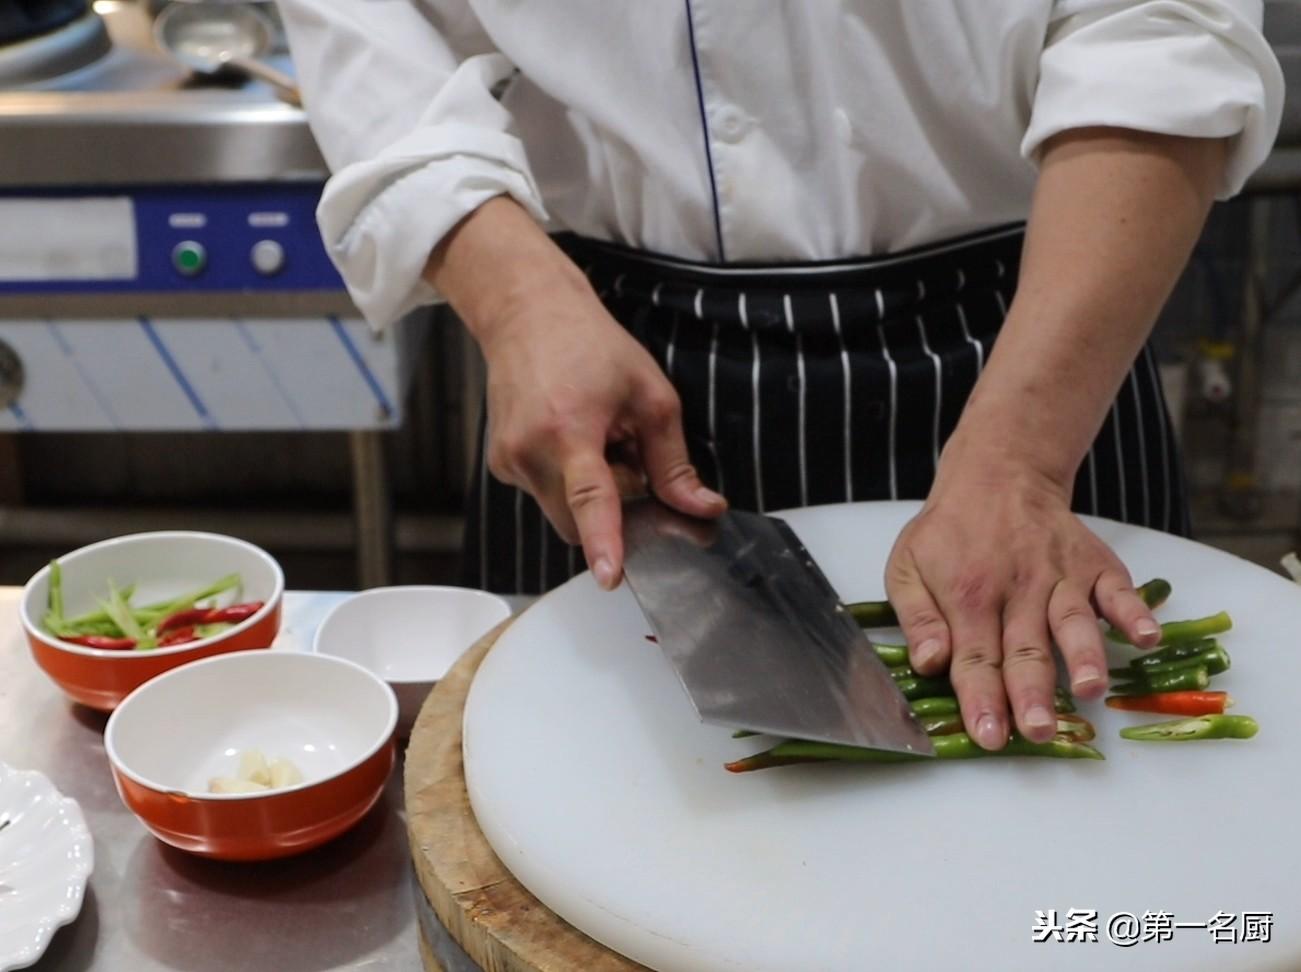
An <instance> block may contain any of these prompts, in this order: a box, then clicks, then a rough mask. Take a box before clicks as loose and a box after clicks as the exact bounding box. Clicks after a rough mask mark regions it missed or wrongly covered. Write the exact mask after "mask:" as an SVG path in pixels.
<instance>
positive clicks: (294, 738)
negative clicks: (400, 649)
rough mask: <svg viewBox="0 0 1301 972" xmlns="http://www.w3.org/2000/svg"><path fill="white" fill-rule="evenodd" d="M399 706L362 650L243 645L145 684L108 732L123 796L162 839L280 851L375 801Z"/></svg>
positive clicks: (349, 821) (216, 854)
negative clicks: (363, 660)
mask: <svg viewBox="0 0 1301 972" xmlns="http://www.w3.org/2000/svg"><path fill="white" fill-rule="evenodd" d="M397 714H398V705H397V699H396V697H395V696H394V694H393V690H392V689H391V688H390V687H389V686H388V685H387V684H386V683H385V682H384V680H383V679H381V678H379V677H378V676H376V675H374V674H372V673H371V672H369V671H367V670H366V669H365V668H363V667H362V666H360V665H358V664H356V663H354V662H350V661H348V660H346V659H343V658H334V657H331V656H328V655H317V654H311V653H305V652H304V653H299V652H289V651H265V652H237V653H234V654H229V655H221V656H218V657H215V658H209V659H206V660H204V661H198V662H193V663H192V664H189V665H184V666H182V667H180V668H176V669H174V670H172V671H170V672H167V673H165V674H163V675H160V676H158V677H157V678H154V679H152V680H151V681H149V682H146V683H145V684H144V685H142V686H140V687H139V688H137V689H136V690H134V691H133V692H132V693H131V694H130V695H128V696H127V697H126V698H125V699H124V700H123V701H122V703H121V705H119V706H118V707H117V709H116V710H115V711H114V712H113V715H112V717H111V718H110V719H109V721H108V725H107V727H106V728H105V730H104V746H105V750H106V751H107V753H108V758H109V762H110V764H111V766H112V770H113V780H114V783H115V784H116V785H117V790H118V794H119V795H120V796H121V797H122V801H123V802H124V803H125V804H126V805H127V807H128V809H130V810H131V811H132V812H133V813H134V814H135V815H136V816H137V817H138V818H139V819H140V821H141V823H143V824H144V826H145V827H147V828H148V829H149V830H150V831H151V832H152V833H153V834H154V836H156V837H157V838H158V839H159V840H162V841H164V842H165V843H168V844H171V845H172V846H173V847H178V848H180V849H181V850H185V851H189V852H190V853H193V854H198V855H201V856H204V857H212V858H217V859H221V860H237V861H238V860H244V861H251V860H268V859H271V858H277V857H286V856H289V855H291V854H297V853H301V852H303V851H307V850H310V849H312V848H313V847H317V846H319V845H321V844H323V843H325V842H326V841H328V840H331V839H333V838H334V837H337V836H339V835H340V834H342V833H343V832H344V831H346V830H347V829H349V828H350V827H352V826H353V824H355V823H356V822H357V821H358V820H360V819H361V818H362V817H363V816H364V815H365V814H366V812H367V811H368V810H369V809H370V808H371V807H372V806H374V805H375V803H376V801H377V800H378V799H379V797H380V794H381V793H382V792H383V789H384V784H385V782H386V781H387V780H388V777H389V775H390V773H391V772H392V770H393V764H394V759H395V742H394V740H395V728H396V725H397Z"/></svg>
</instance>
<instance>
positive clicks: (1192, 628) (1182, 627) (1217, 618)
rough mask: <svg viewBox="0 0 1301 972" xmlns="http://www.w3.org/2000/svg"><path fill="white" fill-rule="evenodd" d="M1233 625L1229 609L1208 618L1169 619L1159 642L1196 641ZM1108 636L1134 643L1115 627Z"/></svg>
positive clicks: (1114, 639) (1162, 628)
mask: <svg viewBox="0 0 1301 972" xmlns="http://www.w3.org/2000/svg"><path fill="white" fill-rule="evenodd" d="M1232 627H1233V619H1232V618H1230V617H1229V613H1228V612H1227V611H1221V612H1220V613H1219V614H1212V615H1211V616H1210V617H1206V618H1196V619H1195V620H1192V621H1168V622H1166V623H1165V624H1163V625H1161V640H1160V641H1159V642H1158V644H1162V645H1172V644H1177V643H1179V642H1181V641H1196V640H1199V639H1201V638H1209V637H1210V636H1211V635H1217V634H1223V633H1224V632H1225V631H1228V630H1229V629H1230V628H1232ZM1107 637H1109V638H1111V639H1112V640H1113V641H1119V642H1120V643H1121V644H1125V645H1128V644H1133V642H1131V641H1130V640H1129V639H1128V638H1126V637H1125V635H1124V634H1122V633H1121V632H1119V631H1116V630H1115V629H1114V628H1113V629H1112V630H1110V631H1108V632H1107Z"/></svg>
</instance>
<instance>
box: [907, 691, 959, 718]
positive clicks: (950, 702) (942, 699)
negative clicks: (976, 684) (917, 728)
mask: <svg viewBox="0 0 1301 972" xmlns="http://www.w3.org/2000/svg"><path fill="white" fill-rule="evenodd" d="M908 704H909V705H910V706H912V710H913V714H914V715H917V716H936V715H952V714H953V713H954V712H957V711H958V700H957V699H955V698H954V697H953V696H951V695H936V696H929V697H927V698H918V699H913V700H912V701H910V702H909V703H908Z"/></svg>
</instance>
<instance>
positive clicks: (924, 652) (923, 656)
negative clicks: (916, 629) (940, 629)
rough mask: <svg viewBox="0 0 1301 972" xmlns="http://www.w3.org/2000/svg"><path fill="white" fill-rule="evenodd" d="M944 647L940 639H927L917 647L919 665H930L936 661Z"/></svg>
mask: <svg viewBox="0 0 1301 972" xmlns="http://www.w3.org/2000/svg"><path fill="white" fill-rule="evenodd" d="M942 647H943V646H942V645H941V644H940V639H939V638H927V639H926V640H925V641H923V642H922V643H921V644H920V645H918V646H917V664H918V665H929V664H930V663H931V662H933V661H935V659H937V658H939V657H940V650H941V648H942Z"/></svg>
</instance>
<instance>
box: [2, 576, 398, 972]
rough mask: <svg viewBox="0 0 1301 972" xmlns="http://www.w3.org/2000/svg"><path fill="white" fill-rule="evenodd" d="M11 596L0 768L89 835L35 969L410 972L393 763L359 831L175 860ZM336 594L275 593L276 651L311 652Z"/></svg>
mask: <svg viewBox="0 0 1301 972" xmlns="http://www.w3.org/2000/svg"><path fill="white" fill-rule="evenodd" d="M18 594H19V592H18V590H17V589H15V588H0V760H3V761H5V762H6V763H9V764H11V765H13V766H16V767H19V768H22V769H36V770H40V771H41V772H42V773H44V774H46V775H47V776H48V777H50V779H51V780H52V781H53V782H54V785H55V786H57V787H58V788H59V789H60V790H61V791H63V793H65V794H66V795H68V796H71V797H74V798H75V799H76V800H77V801H78V802H79V803H80V804H81V807H82V810H83V811H84V812H85V814H86V819H87V821H88V823H89V824H90V829H91V832H92V834H93V835H94V839H95V872H94V874H93V875H92V876H91V879H90V886H89V887H88V889H87V892H86V900H85V904H84V906H83V907H82V910H81V914H80V915H79V916H78V918H77V920H76V921H74V922H73V923H72V924H71V925H68V926H67V927H65V928H62V929H60V930H59V931H58V932H57V933H56V935H55V936H54V940H53V941H52V942H51V943H50V947H49V950H48V951H47V952H46V953H45V955H44V957H43V958H42V959H41V960H40V961H38V962H37V963H36V964H35V965H34V966H32V968H33V969H34V970H36V972H56V970H57V972H84V970H96V972H154V970H185V972H227V970H240V972H243V970H249V972H263V970H265V972H325V970H333V969H366V970H375V972H379V970H384V972H420V970H421V969H422V965H421V962H420V956H419V952H418V948H417V931H416V918H415V910H414V906H413V886H414V879H413V875H412V869H411V864H410V855H409V851H408V846H407V833H406V821H405V811H404V809H403V799H402V767H401V765H399V766H398V767H397V769H396V770H395V771H394V773H393V776H392V778H391V779H390V780H389V784H388V787H387V789H386V790H385V793H384V796H383V798H382V799H381V801H380V803H379V804H378V805H377V806H376V807H375V809H374V810H372V811H371V812H370V814H368V815H367V816H366V818H365V819H364V820H363V821H362V822H361V823H360V824H358V826H357V827H355V828H354V829H353V830H351V831H350V832H348V833H347V834H345V835H344V836H342V837H340V838H339V839H338V840H336V841H334V842H332V843H330V844H327V845H326V846H324V847H322V848H320V849H318V850H316V851H312V852H310V853H308V854H304V855H302V856H301V857H296V858H289V859H286V860H283V861H272V862H267V863H261V864H228V863H223V862H219V861H209V860H203V859H201V858H197V857H192V856H190V855H188V854H184V853H182V852H180V851H177V850H173V849H172V848H170V847H168V846H166V845H164V844H162V843H161V842H159V841H158V840H156V839H154V837H153V836H152V835H150V834H149V833H148V832H147V831H146V830H145V829H144V827H143V826H142V825H141V824H140V823H139V821H137V820H136V818H135V817H134V816H133V815H132V814H131V813H130V811H128V810H127V809H126V807H124V806H123V805H122V801H121V800H120V799H119V798H118V795H117V791H116V790H115V789H114V787H113V780H112V777H111V775H110V773H109V767H108V761H107V757H106V756H105V754H104V744H103V729H104V724H105V722H106V721H107V716H104V715H100V714H98V713H95V712H92V711H91V710H89V709H85V708H82V707H80V706H75V705H73V704H72V703H71V702H69V701H68V700H67V699H66V698H65V697H64V696H63V694H62V693H61V692H59V690H58V689H57V688H56V687H55V685H54V683H53V682H51V681H50V680H49V679H48V678H47V677H46V676H45V673H44V672H42V671H41V670H40V669H38V668H37V667H36V663H35V662H34V661H33V660H32V657H31V654H30V653H29V651H28V649H27V646H26V643H25V642H24V640H23V638H22V632H21V628H20V626H19V623H18V609H17V605H18ZM344 596H345V595H343V594H301V593H289V594H287V595H286V597H285V616H284V618H285V619H284V627H283V630H282V633H281V637H280V639H279V640H278V641H277V643H276V647H277V648H282V647H283V648H286V649H291V650H292V649H295V648H305V647H309V646H310V645H311V639H312V634H313V632H314V631H315V630H316V625H317V623H318V622H319V621H320V619H321V618H322V617H323V616H324V614H325V612H326V611H327V610H328V609H329V608H330V607H331V606H332V605H333V604H335V603H337V602H338V600H339V599H340V598H342V597H344Z"/></svg>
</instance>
